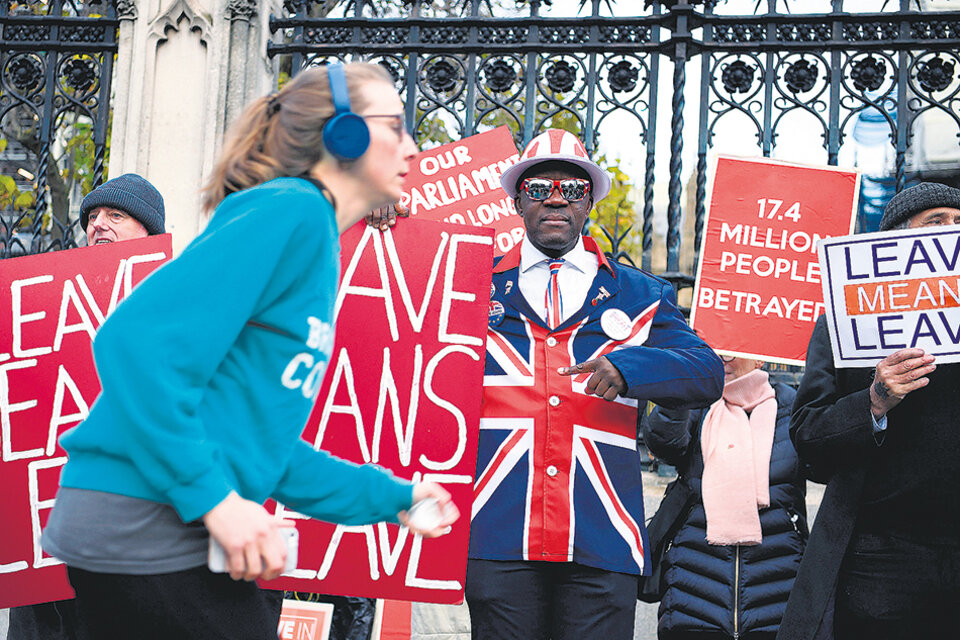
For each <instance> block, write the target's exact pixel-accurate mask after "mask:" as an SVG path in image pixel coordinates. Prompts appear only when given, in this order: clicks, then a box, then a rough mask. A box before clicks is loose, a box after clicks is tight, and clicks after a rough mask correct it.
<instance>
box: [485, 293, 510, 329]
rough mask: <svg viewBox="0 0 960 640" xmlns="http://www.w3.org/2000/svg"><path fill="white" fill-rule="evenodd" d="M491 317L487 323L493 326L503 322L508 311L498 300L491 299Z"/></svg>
mask: <svg viewBox="0 0 960 640" xmlns="http://www.w3.org/2000/svg"><path fill="white" fill-rule="evenodd" d="M488 312H489V317H488V318H487V324H488V325H489V326H491V327H496V326H498V325H499V324H500V323H501V322H503V316H504V314H505V313H506V312H505V311H504V309H503V304H502V303H501V302H499V301H497V300H491V301H490V307H489V311H488Z"/></svg>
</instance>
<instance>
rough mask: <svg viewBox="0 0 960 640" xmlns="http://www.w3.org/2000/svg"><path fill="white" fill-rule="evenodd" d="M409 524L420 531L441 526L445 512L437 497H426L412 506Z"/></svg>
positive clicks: (408, 519)
mask: <svg viewBox="0 0 960 640" xmlns="http://www.w3.org/2000/svg"><path fill="white" fill-rule="evenodd" d="M407 515H408V518H407V524H408V525H409V526H411V527H413V528H415V529H419V530H420V531H430V530H432V529H436V528H437V527H439V526H440V522H441V521H442V520H443V513H442V512H441V511H440V505H439V503H438V502H437V499H436V498H424V499H423V500H420V501H419V502H417V503H416V504H415V505H413V506H412V507H410V511H409V512H408V514H407Z"/></svg>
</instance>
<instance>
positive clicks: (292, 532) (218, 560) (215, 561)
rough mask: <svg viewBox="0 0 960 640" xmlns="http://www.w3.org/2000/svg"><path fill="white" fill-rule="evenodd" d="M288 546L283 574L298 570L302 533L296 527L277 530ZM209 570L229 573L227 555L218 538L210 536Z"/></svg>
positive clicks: (208, 551)
mask: <svg viewBox="0 0 960 640" xmlns="http://www.w3.org/2000/svg"><path fill="white" fill-rule="evenodd" d="M277 531H278V532H279V533H280V537H281V538H283V541H284V543H285V544H286V546H287V562H286V564H284V565H283V572H284V573H289V572H291V571H293V570H294V569H296V568H297V554H298V553H299V551H300V532H299V531H297V528H296V527H280V529H278V530H277ZM207 568H209V569H210V571H212V572H213V573H226V572H227V554H226V553H224V551H223V546H221V545H220V543H219V542H217V540H216V538H214V537H213V536H210V546H209V547H208V549H207Z"/></svg>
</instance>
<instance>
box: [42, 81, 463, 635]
mask: <svg viewBox="0 0 960 640" xmlns="http://www.w3.org/2000/svg"><path fill="white" fill-rule="evenodd" d="M351 107H352V109H353V111H351ZM402 113H403V105H402V103H401V101H400V98H399V96H398V95H397V93H396V90H395V89H394V87H393V83H392V81H391V80H390V77H389V76H388V75H387V74H386V73H385V72H384V71H383V69H382V68H380V67H378V66H376V65H366V64H352V65H347V66H345V67H341V66H339V65H331V66H330V67H328V69H326V70H323V69H312V70H308V71H304V72H302V73H300V74H299V75H298V76H297V77H296V78H295V79H294V80H293V81H291V82H290V83H289V84H288V85H287V86H286V87H285V88H284V89H283V90H282V91H280V92H279V93H278V94H274V95H271V96H267V97H265V98H261V99H260V100H258V101H256V102H254V103H253V104H252V105H251V106H249V107H248V108H247V110H246V111H245V112H244V114H243V115H241V117H240V119H239V120H238V121H237V123H236V124H235V125H234V128H233V129H232V130H231V137H230V139H229V141H228V142H227V144H226V145H225V148H224V151H223V154H222V156H221V157H220V159H219V160H218V162H217V164H216V166H215V168H214V171H213V175H212V177H211V179H210V182H209V183H208V185H207V187H206V188H205V192H204V196H205V205H206V207H207V209H208V210H210V209H214V208H215V211H214V213H213V216H212V218H211V220H210V222H209V224H208V226H207V228H206V229H205V230H204V231H203V232H202V233H201V234H200V235H199V236H198V237H197V238H196V239H195V240H194V241H193V242H192V243H191V244H190V245H189V246H188V247H187V248H186V249H185V250H184V251H183V253H182V254H181V255H180V256H179V257H178V258H176V259H175V260H173V261H172V262H170V263H169V264H167V265H165V266H164V267H162V268H161V269H159V270H158V271H156V272H155V273H153V274H152V275H151V276H150V277H148V278H147V279H146V280H145V281H144V282H143V283H142V284H141V285H140V286H139V287H138V288H137V289H136V290H135V291H134V292H133V293H132V295H131V296H130V297H129V298H128V299H127V300H125V301H124V302H123V304H121V305H120V306H119V307H118V308H117V310H116V311H115V312H114V314H113V315H112V316H111V317H110V319H109V321H108V322H106V323H105V324H104V326H103V327H102V329H101V330H100V332H99V333H98V335H97V337H96V340H95V342H94V357H95V360H96V364H97V370H98V373H99V375H100V380H101V383H102V387H103V391H102V393H101V396H100V397H99V399H98V400H97V402H96V403H95V404H94V407H93V408H92V410H91V412H90V415H89V417H88V418H87V419H86V420H85V421H84V422H83V423H82V424H80V425H79V426H78V427H76V428H75V429H73V430H71V431H70V432H68V433H66V434H64V436H63V438H62V440H61V443H62V445H63V447H64V449H65V450H66V451H67V453H68V455H69V461H68V462H67V464H66V466H65V467H64V469H63V472H62V476H61V487H62V488H61V490H60V493H59V494H58V496H57V503H56V506H55V507H54V509H53V511H52V513H51V516H50V520H49V523H48V527H47V529H46V530H45V532H44V536H43V547H44V549H45V550H46V551H47V552H48V553H50V554H51V555H54V556H56V557H58V558H60V559H62V560H64V561H65V562H66V564H67V567H68V574H69V577H70V580H71V584H72V585H73V587H74V589H75V591H76V593H77V605H78V610H79V616H80V619H81V621H80V626H81V627H82V629H81V630H80V632H81V637H87V636H89V637H91V638H120V637H131V638H132V637H137V638H147V637H150V638H152V637H156V638H218V637H224V638H251V639H254V638H256V639H263V640H266V638H276V617H275V614H274V613H271V611H272V610H271V607H270V606H269V605H267V604H265V602H264V599H263V597H262V594H261V593H260V592H259V591H258V590H257V588H256V586H255V584H254V583H252V582H244V581H239V579H240V578H244V580H245V581H252V580H254V579H256V578H265V579H268V580H269V579H272V578H275V577H277V576H278V575H279V574H280V572H281V571H282V569H283V566H284V561H285V554H286V550H285V545H284V543H283V540H282V538H281V536H280V535H279V533H278V527H280V526H282V525H283V524H284V523H281V522H278V521H277V519H276V518H275V517H274V516H272V515H270V514H269V513H268V512H267V511H266V510H265V509H264V508H263V507H262V506H261V504H262V503H263V501H264V500H266V499H267V498H271V497H272V498H275V499H277V500H278V501H279V502H281V503H283V504H284V505H286V506H287V507H289V508H291V509H294V510H296V511H298V512H300V513H304V514H307V515H309V516H312V517H314V518H318V519H321V520H326V521H330V522H338V523H344V524H363V523H372V522H378V521H382V520H396V519H399V520H400V521H401V522H404V523H406V522H407V518H406V510H407V509H409V508H410V506H411V504H412V503H413V502H415V501H417V500H421V499H424V498H428V497H433V498H436V499H437V500H438V501H439V502H440V504H441V505H448V504H449V509H448V511H449V513H448V517H447V518H446V519H445V520H444V522H443V523H442V524H441V525H440V526H439V527H436V528H435V529H431V530H428V531H419V530H417V529H414V531H415V532H419V533H421V534H424V535H428V536H433V535H439V534H441V533H442V531H443V530H444V529H445V528H446V526H447V525H449V524H450V523H451V522H452V521H453V520H455V519H456V517H457V514H456V509H455V507H453V505H452V503H450V497H449V494H448V493H447V492H446V491H445V490H444V489H442V488H441V487H439V486H438V485H436V484H433V483H420V484H416V485H411V484H410V483H407V482H402V481H399V480H397V479H396V478H394V477H393V476H392V475H390V474H389V473H387V472H385V471H384V470H382V469H380V468H378V467H374V466H369V465H367V466H358V465H354V464H351V463H348V462H345V461H342V460H339V459H337V458H334V457H332V456H330V455H328V454H326V453H324V452H322V451H315V450H314V449H313V448H312V447H311V446H310V445H308V444H307V443H305V442H304V441H302V440H301V439H300V437H299V435H300V432H301V430H302V428H303V425H304V423H305V421H306V419H307V416H308V415H309V412H310V409H311V407H312V405H313V402H314V399H315V396H316V393H317V391H318V389H319V386H320V382H321V381H322V379H323V375H322V374H323V369H324V368H325V366H326V363H327V362H329V360H330V356H331V351H332V346H333V344H332V343H333V331H334V330H333V322H334V316H333V311H334V301H335V299H336V288H337V282H338V273H339V272H338V269H339V252H340V247H339V240H338V236H339V233H341V232H343V231H344V230H345V229H347V228H349V227H350V226H352V225H353V224H354V223H355V222H356V221H358V220H359V219H360V218H361V217H362V216H363V215H364V214H365V213H367V212H369V211H370V210H372V209H374V208H376V207H379V206H382V205H384V204H387V203H390V202H395V201H397V200H398V199H399V197H400V193H401V190H402V185H403V179H404V175H405V174H406V172H407V170H408V164H409V162H410V160H411V158H412V157H413V155H414V153H415V152H416V146H415V144H414V142H413V140H412V138H411V137H410V135H409V134H408V133H407V132H406V130H405V128H404V125H403V118H402ZM288 524H289V523H288ZM209 536H212V537H213V538H214V539H216V540H217V541H218V542H219V543H220V544H221V545H222V546H223V547H224V549H225V552H226V557H227V568H228V569H229V574H230V578H233V580H231V579H230V578H228V577H227V576H226V575H222V574H213V573H211V572H210V571H209V570H208V569H207V567H206V561H207V546H208V537H209ZM271 626H272V628H271ZM83 634H86V635H83Z"/></svg>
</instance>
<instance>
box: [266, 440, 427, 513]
mask: <svg viewBox="0 0 960 640" xmlns="http://www.w3.org/2000/svg"><path fill="white" fill-rule="evenodd" d="M274 497H275V498H276V499H277V500H279V501H280V502H282V503H283V504H284V505H285V506H287V507H290V508H291V509H294V510H295V511H298V512H299V513H302V514H304V515H308V516H310V517H311V518H316V519H317V520H324V521H327V522H337V523H340V524H346V525H359V524H370V523H373V522H381V521H388V522H396V519H397V513H399V512H400V511H401V510H404V509H409V508H410V506H411V505H412V503H413V485H412V484H410V483H409V482H405V481H402V480H398V479H397V478H395V477H394V476H393V475H392V474H391V473H389V472H388V471H385V470H384V469H382V468H380V467H378V466H375V465H372V464H366V465H357V464H354V463H352V462H347V461H346V460H341V459H340V458H337V457H334V456H332V455H330V454H329V453H327V452H326V451H315V450H314V449H313V447H311V446H310V445H309V444H307V443H306V442H304V441H302V440H301V441H300V442H299V443H298V446H297V447H296V449H294V452H293V455H292V456H291V460H290V464H289V465H288V467H287V471H286V474H285V475H284V476H283V479H282V480H281V481H280V484H279V486H278V487H277V489H276V491H275V493H274Z"/></svg>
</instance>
